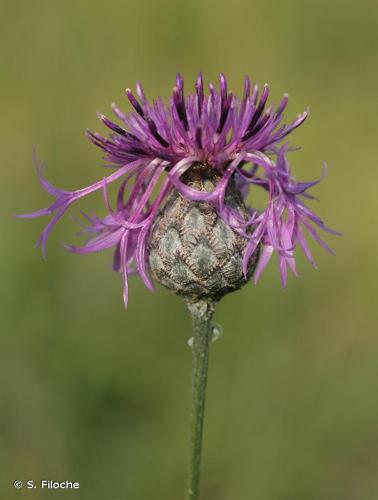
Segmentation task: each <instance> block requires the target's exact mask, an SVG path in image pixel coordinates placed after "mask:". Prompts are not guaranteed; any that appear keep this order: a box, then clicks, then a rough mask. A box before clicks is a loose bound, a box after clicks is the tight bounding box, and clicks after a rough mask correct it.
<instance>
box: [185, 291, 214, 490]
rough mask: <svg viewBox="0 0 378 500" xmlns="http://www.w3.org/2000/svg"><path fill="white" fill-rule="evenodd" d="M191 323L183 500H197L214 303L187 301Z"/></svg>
mask: <svg viewBox="0 0 378 500" xmlns="http://www.w3.org/2000/svg"><path fill="white" fill-rule="evenodd" d="M187 305H188V308H189V311H190V314H191V316H192V323H193V338H192V344H191V347H192V407H191V427H190V450H189V467H188V485H187V493H186V500H197V499H198V495H199V480H200V469H201V454H202V434H203V421H204V413H205V398H206V383H207V370H208V364H209V351H210V343H211V338H212V327H211V318H212V316H213V314H214V302H212V301H205V300H199V301H196V302H188V303H187Z"/></svg>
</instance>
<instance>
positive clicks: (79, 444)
mask: <svg viewBox="0 0 378 500" xmlns="http://www.w3.org/2000/svg"><path fill="white" fill-rule="evenodd" d="M0 10H1V20H0V39H1V44H0V47H1V48H0V54H1V64H0V77H1V81H0V85H1V88H0V96H1V97H0V99H1V120H0V137H1V143H2V147H1V163H2V169H1V184H0V189H1V195H0V204H1V212H2V214H1V215H2V217H1V223H2V225H3V227H2V230H1V235H2V244H1V250H0V251H1V258H0V267H1V287H0V294H1V295H0V304H1V305H0V308H1V323H0V325H1V336H0V400H1V405H0V470H1V474H0V497H1V498H4V499H6V500H13V499H22V498H30V499H31V498H38V499H39V498H45V497H46V498H50V497H51V498H57V497H59V498H67V499H70V498H79V499H82V500H100V499H101V500H104V499H106V500H139V499H140V500H145V499H148V500H149V499H154V500H178V499H180V498H183V488H184V480H185V470H186V453H187V440H188V423H189V420H188V418H189V417H188V412H189V404H190V395H189V392H190V368H191V367H190V350H189V348H188V346H187V339H188V337H189V336H190V320H189V316H188V314H187V312H186V310H185V308H184V306H183V304H182V303H181V302H180V300H179V299H177V298H176V297H174V296H173V295H171V294H170V293H169V292H168V291H166V290H164V289H162V288H160V287H157V291H156V293H154V294H151V293H150V292H148V291H147V290H146V289H145V288H144V286H143V285H142V284H141V282H140V281H138V279H132V280H131V298H130V306H129V309H128V311H127V312H125V311H124V309H123V304H122V296H121V280H120V277H119V276H118V275H116V274H115V273H112V272H111V271H110V268H111V253H107V254H103V255H91V256H84V257H83V256H77V255H72V254H70V253H67V252H66V251H65V250H64V248H63V247H62V245H61V243H62V242H72V241H75V239H74V236H73V234H74V233H75V232H76V231H77V227H76V224H75V222H74V221H72V220H70V219H69V218H66V220H65V221H64V222H62V223H61V224H60V225H59V226H58V227H57V228H56V230H55V231H54V233H53V235H52V237H51V240H50V243H49V248H48V253H49V260H48V262H47V263H44V262H43V261H42V258H41V255H40V253H39V252H38V251H36V250H35V249H34V248H33V244H34V242H35V241H36V239H37V235H38V233H39V231H40V230H41V228H42V227H43V225H44V223H45V221H44V220H34V221H24V220H16V219H13V218H11V214H12V213H16V212H25V211H30V210H34V209H37V208H40V207H43V206H45V205H46V204H47V203H48V202H49V198H48V196H47V195H46V194H45V193H44V192H43V191H42V190H41V188H40V186H39V184H38V181H37V176H36V174H35V171H34V169H33V163H32V148H33V145H36V146H37V148H38V152H39V156H40V158H43V159H44V160H45V161H46V170H45V172H46V176H47V177H48V178H49V179H50V180H51V181H52V182H54V183H55V184H57V185H59V186H61V187H63V188H67V189H74V188H76V187H79V186H84V185H87V184H89V183H91V182H93V181H95V180H97V179H98V178H99V176H101V175H103V170H102V169H101V159H100V157H101V154H100V151H99V150H96V148H95V147H94V146H93V145H91V144H90V143H89V142H88V141H87V140H86V139H85V137H84V131H85V129H86V128H87V127H89V128H92V129H96V130H100V131H104V129H103V127H102V126H101V124H99V123H98V121H97V117H96V114H95V112H96V111H101V112H105V113H108V114H109V115H110V114H111V113H110V109H109V105H110V103H111V102H112V101H116V102H117V103H118V104H119V105H120V106H121V107H122V106H123V107H124V108H125V109H129V107H128V104H127V102H126V99H125V96H124V89H125V88H126V87H128V86H130V87H133V86H134V85H135V82H136V81H137V80H141V81H142V82H143V83H144V86H145V89H146V91H147V93H148V95H149V96H156V95H162V96H163V97H164V98H167V97H168V96H169V94H170V91H171V88H172V86H173V82H174V77H175V73H176V71H178V70H179V71H181V72H182V74H183V75H184V77H185V79H186V89H187V90H188V89H189V88H190V87H191V86H192V82H193V81H194V78H195V76H196V74H197V72H198V70H202V71H203V72H204V76H205V78H206V80H207V81H208V80H215V79H217V76H218V73H219V72H220V71H223V72H225V73H226V75H227V76H228V78H229V83H230V86H231V88H232V89H233V90H234V91H236V92H240V91H241V89H242V79H243V76H244V75H245V74H249V75H250V76H251V77H252V79H253V80H254V81H257V82H258V83H259V84H260V85H263V84H264V83H265V82H266V81H268V82H269V83H270V84H271V90H272V101H273V102H275V103H277V102H278V99H279V98H280V97H281V95H282V94H283V93H284V92H286V91H287V92H289V94H290V96H291V101H290V104H289V107H288V111H287V113H286V116H287V119H288V120H290V119H292V118H293V117H294V116H296V114H297V113H299V112H301V111H302V110H303V109H305V108H306V107H307V106H308V107H309V108H310V112H311V114H310V118H309V120H308V121H307V122H306V123H305V125H303V127H301V129H300V130H298V131H296V132H295V134H293V136H292V141H293V143H294V144H295V145H301V146H302V150H301V151H299V152H296V153H293V154H292V169H293V171H294V173H295V175H296V176H297V177H298V178H299V179H304V180H308V179H310V180H311V179H314V178H317V177H318V176H319V174H320V173H321V170H322V161H323V160H324V159H326V160H327V162H328V165H329V170H328V173H327V176H326V178H325V180H324V181H323V182H322V183H321V184H320V185H319V186H318V187H316V189H315V194H316V196H317V197H319V198H320V200H321V202H320V204H319V206H318V207H317V210H318V211H319V213H320V215H321V216H323V217H324V219H325V221H326V222H327V223H328V224H329V225H330V226H331V227H334V228H336V229H339V230H340V231H342V232H343V233H344V236H343V237H342V238H336V237H330V238H326V239H327V241H328V243H330V244H331V246H332V247H333V248H334V250H335V251H336V254H337V255H336V257H332V256H330V255H328V254H326V253H325V252H324V251H323V250H322V249H320V248H314V254H315V256H316V259H317V261H318V265H319V270H317V271H314V270H313V269H312V268H311V267H310V266H309V265H308V263H307V262H305V260H304V258H302V256H300V255H299V268H300V271H301V275H302V277H301V278H300V279H295V278H292V279H290V282H289V286H288V288H287V290H286V291H283V290H281V288H280V284H279V278H278V273H277V268H276V265H277V264H276V262H273V263H272V264H270V267H269V269H268V270H267V271H266V273H265V275H264V276H263V278H262V280H261V282H260V283H259V285H258V286H256V287H255V286H253V285H250V286H248V287H245V288H244V289H243V290H242V291H240V292H238V293H236V294H234V295H230V296H229V297H227V298H225V299H224V300H223V301H222V302H221V304H220V305H219V306H218V309H217V312H216V317H215V321H216V322H217V323H220V324H222V325H223V328H224V335H223V337H222V339H221V340H220V341H218V342H216V344H214V346H213V348H212V353H211V366H210V380H209V388H208V389H209V392H208V402H207V414H206V429H205V449H204V467H203V481H202V496H201V499H203V500H246V499H248V500H250V499H252V500H253V499H256V500H331V499H332V500H376V499H377V498H378V392H377V380H378V338H377V278H378V273H377V208H378V202H377V196H376V190H377V182H378V173H377V172H378V169H377V165H376V161H377V160H376V158H377V151H376V146H377V133H378V122H377V121H378V118H377V117H378V113H377V105H376V100H377V84H378V71H377V61H378V34H377V26H378V4H377V2H376V0H359V1H357V0H354V1H351V0H332V2H330V1H329V0H316V1H312V0H311V1H309V0H270V1H269V0H268V1H267V0H234V1H233V2H230V3H227V4H226V3H225V2H219V1H216V0H201V1H200V0H192V1H187V0H178V1H168V0H155V1H152V0H150V1H146V0H141V1H138V2H137V1H120V0H113V1H112V2H102V1H99V0H92V1H91V2H89V1H85V0H65V1H64V2H60V1H59V2H58V1H56V0H33V1H32V2H25V1H20V0H13V1H8V0H1V1H0ZM89 207H91V208H96V209H97V210H98V211H99V212H101V211H102V210H103V208H104V207H103V202H102V199H101V196H100V195H98V196H97V195H94V196H93V200H91V201H86V202H83V203H82V205H81V207H76V208H74V209H71V212H70V213H71V214H72V215H75V214H78V211H79V208H83V209H86V208H89ZM14 479H21V480H26V479H34V480H35V481H39V480H40V479H56V480H63V479H70V480H77V481H80V485H81V486H80V490H78V491H68V492H64V491H60V492H55V491H51V492H50V491H42V492H41V491H33V492H32V491H26V490H19V491H15V490H14V489H13V487H12V481H13V480H14Z"/></svg>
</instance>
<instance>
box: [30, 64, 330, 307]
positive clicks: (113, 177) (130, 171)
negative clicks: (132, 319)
mask: <svg viewBox="0 0 378 500" xmlns="http://www.w3.org/2000/svg"><path fill="white" fill-rule="evenodd" d="M126 94H127V97H128V99H129V101H130V103H131V105H132V107H133V108H134V111H132V112H130V113H128V114H124V113H123V112H122V111H121V110H120V109H119V108H118V107H117V106H116V105H115V104H113V105H112V109H113V112H114V114H115V115H116V117H117V118H118V119H119V121H120V122H122V124H123V126H120V125H118V124H116V123H114V122H113V121H111V120H109V119H108V118H106V117H105V116H103V115H101V114H99V118H100V120H101V121H102V122H103V123H104V124H105V125H106V126H107V127H108V128H109V129H110V130H111V133H110V134H109V136H108V137H103V136H101V135H100V134H98V133H95V132H90V131H88V132H87V136H88V137H89V139H90V140H91V141H92V142H93V143H94V144H96V145H97V146H98V147H100V148H101V149H102V150H103V151H104V153H105V156H104V159H105V160H106V161H107V162H108V163H109V165H108V166H109V167H110V168H113V169H114V171H113V172H112V173H111V174H110V175H107V176H105V177H104V178H103V179H101V180H99V181H98V182H96V183H94V184H92V185H91V186H88V187H86V188H83V189H79V190H77V191H64V190H62V189H58V188H56V187H54V186H53V185H52V184H50V183H49V182H48V181H47V180H46V179H45V178H44V177H43V175H42V166H40V165H38V164H37V163H36V164H37V170H38V175H39V179H40V182H41V184H42V187H43V188H44V189H45V190H46V191H47V192H48V193H49V194H50V195H52V196H53V197H54V198H55V201H54V202H53V203H52V204H51V205H50V206H49V207H47V208H44V209H41V210H38V211H36V212H33V213H29V214H24V215H21V216H20V217H29V218H34V217H40V216H43V215H51V216H52V218H51V220H50V222H49V223H48V224H47V226H46V227H45V229H44V230H43V231H42V234H41V236H40V238H39V240H38V245H40V246H41V247H42V250H43V253H44V255H45V251H46V242H47V239H48V236H49V233H50V231H51V229H52V228H53V227H54V225H55V224H56V223H57V222H58V220H59V219H60V218H61V217H62V216H63V215H64V213H65V212H66V210H67V209H68V207H69V206H70V205H71V204H72V203H74V202H76V201H78V200H79V199H80V198H83V197H84V196H87V195H89V194H91V193H93V192H95V191H99V190H101V191H102V193H103V198H104V202H105V206H106V209H107V215H106V216H105V217H104V218H100V217H98V216H96V215H87V214H83V215H84V217H85V219H86V222H87V224H86V225H85V227H84V230H83V232H84V233H86V234H88V235H89V238H88V240H87V242H86V243H85V244H84V245H83V246H81V247H77V246H68V248H69V250H71V251H73V252H75V253H91V252H97V251H101V250H105V249H107V248H113V249H114V266H113V267H114V269H115V270H116V271H120V272H121V273H122V275H123V283H124V301H125V305H127V299H128V275H130V274H138V275H139V276H140V277H141V278H142V279H143V281H144V283H145V284H146V286H147V287H148V288H149V289H153V285H152V282H151V279H150V277H149V261H148V241H149V235H150V231H151V226H152V224H153V222H154V220H155V219H156V216H157V214H158V212H159V209H160V208H161V207H162V205H163V203H164V201H165V200H166V198H167V195H168V194H169V193H170V192H171V191H172V190H173V189H176V190H177V191H178V192H179V193H180V194H181V195H182V196H183V197H185V198H187V199H188V200H191V201H203V202H207V203H209V204H211V205H212V206H213V207H214V208H215V209H216V211H217V213H218V215H219V217H221V218H222V219H223V221H225V222H226V223H227V224H228V225H229V226H231V227H232V228H233V229H234V230H235V231H237V232H238V233H240V234H241V235H242V236H244V237H245V238H247V239H248V244H247V246H246V250H245V254H244V260H243V266H244V273H245V274H247V267H248V261H249V259H250V257H251V256H252V254H253V252H254V251H255V250H256V248H257V247H258V246H259V245H262V253H261V257H260V260H259V263H258V266H257V269H256V273H255V278H254V279H255V281H257V280H258V279H259V277H260V275H261V273H262V271H263V270H264V268H265V267H266V265H267V263H268V261H269V259H270V257H271V255H272V253H273V252H274V251H275V252H276V253H277V254H278V260H279V271H280V275H281V281H282V284H283V286H285V285H286V282H287V268H288V267H289V269H291V271H292V272H293V273H294V274H297V270H296V266H295V258H294V249H295V247H296V245H299V246H300V247H301V248H302V250H303V252H304V253H305V255H306V257H307V259H308V260H309V261H310V262H311V264H313V265H314V266H315V263H314V260H313V258H312V256H311V253H310V249H309V247H308V244H307V242H306V238H305V233H307V234H308V235H310V236H311V237H312V238H313V239H315V240H316V241H317V242H318V243H319V244H320V245H321V246H322V247H323V248H325V249H326V250H329V251H331V250H330V249H329V247H328V246H327V245H326V243H324V242H323V241H322V240H321V238H320V237H319V235H318V233H317V231H316V227H317V228H320V229H322V230H325V231H328V232H331V233H333V234H338V233H336V232H335V231H333V230H331V229H329V228H327V227H326V226H325V225H324V223H323V222H322V220H321V219H320V218H319V217H318V216H316V215H315V214H314V213H313V212H312V211H310V210H309V208H307V206H306V205H305V204H304V201H303V200H304V199H305V198H307V199H311V198H312V196H311V195H309V194H308V193H307V190H308V189H309V188H310V187H312V186H313V185H315V184H317V183H318V182H319V181H315V182H296V181H295V180H294V179H293V177H291V174H290V169H289V163H288V160H287V158H286V153H287V151H288V144H287V143H286V144H284V145H280V143H282V141H283V140H284V139H285V138H286V136H287V135H288V134H290V132H292V131H293V130H294V129H295V128H296V127H298V126H299V125H300V124H301V123H302V122H303V121H304V120H305V119H306V116H307V113H306V112H305V113H303V114H301V115H299V116H298V117H297V118H296V119H295V120H294V121H293V122H292V123H291V124H289V125H285V124H284V125H282V124H281V122H282V119H283V116H282V113H283V111H284V109H285V107H286V105H287V102H288V96H287V95H284V97H283V98H282V100H281V102H280V104H279V105H278V107H277V108H276V109H274V108H273V106H269V107H267V106H266V102H267V99H268V94H269V87H268V86H267V85H265V86H264V88H263V90H262V92H261V95H260V96H259V93H258V88H257V85H255V86H254V87H253V89H252V90H251V86H250V81H249V79H248V77H246V78H245V84H244V94H243V97H242V99H239V98H237V97H236V96H235V95H234V94H233V93H232V92H229V91H228V88H227V81H226V78H225V76H224V75H223V74H221V75H220V78H219V90H217V89H216V88H215V87H214V85H213V84H209V93H208V95H205V91H204V85H203V80H202V75H201V74H199V76H198V78H197V80H196V82H195V92H194V93H193V94H190V95H188V96H187V97H186V98H185V97H184V81H183V79H182V77H181V76H180V75H177V78H176V85H175V86H174V88H173V93H172V97H171V99H170V102H169V104H166V103H164V102H163V101H162V99H161V98H160V97H159V98H158V99H157V100H156V101H154V102H152V103H150V102H149V101H148V100H147V98H146V96H145V94H144V92H143V89H142V87H141V85H140V84H138V85H137V95H138V98H139V99H138V98H137V97H135V95H134V94H133V93H132V92H131V90H129V89H127V90H126ZM199 163H202V164H207V165H210V166H211V167H212V168H214V169H216V170H217V172H218V174H219V175H220V176H221V180H220V181H219V183H218V184H217V186H216V187H215V188H214V190H213V191H211V192H207V191H198V190H196V189H194V188H193V187H189V186H188V185H187V184H186V183H185V182H183V180H182V175H183V174H184V173H185V172H187V171H188V170H189V169H191V168H192V167H193V166H194V165H198V164H199ZM232 179H234V180H235V182H236V185H237V187H238V188H239V190H240V192H241V193H242V195H243V197H244V198H246V197H247V195H248V192H249V189H250V187H253V188H254V187H260V188H262V189H264V190H265V191H266V192H267V205H266V208H265V209H264V210H263V211H262V212H258V211H256V210H255V209H253V208H250V209H249V213H250V219H249V220H248V221H245V219H242V218H241V216H240V214H239V213H238V212H237V211H235V210H234V209H232V207H230V206H228V205H227V203H226V201H225V199H226V197H225V193H226V189H227V186H228V183H229V182H230V181H231V180H232ZM115 181H120V187H119V191H118V196H117V200H116V201H115V203H114V206H112V204H111V203H110V201H109V199H108V195H107V186H108V185H109V184H111V183H113V182H115Z"/></svg>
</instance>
